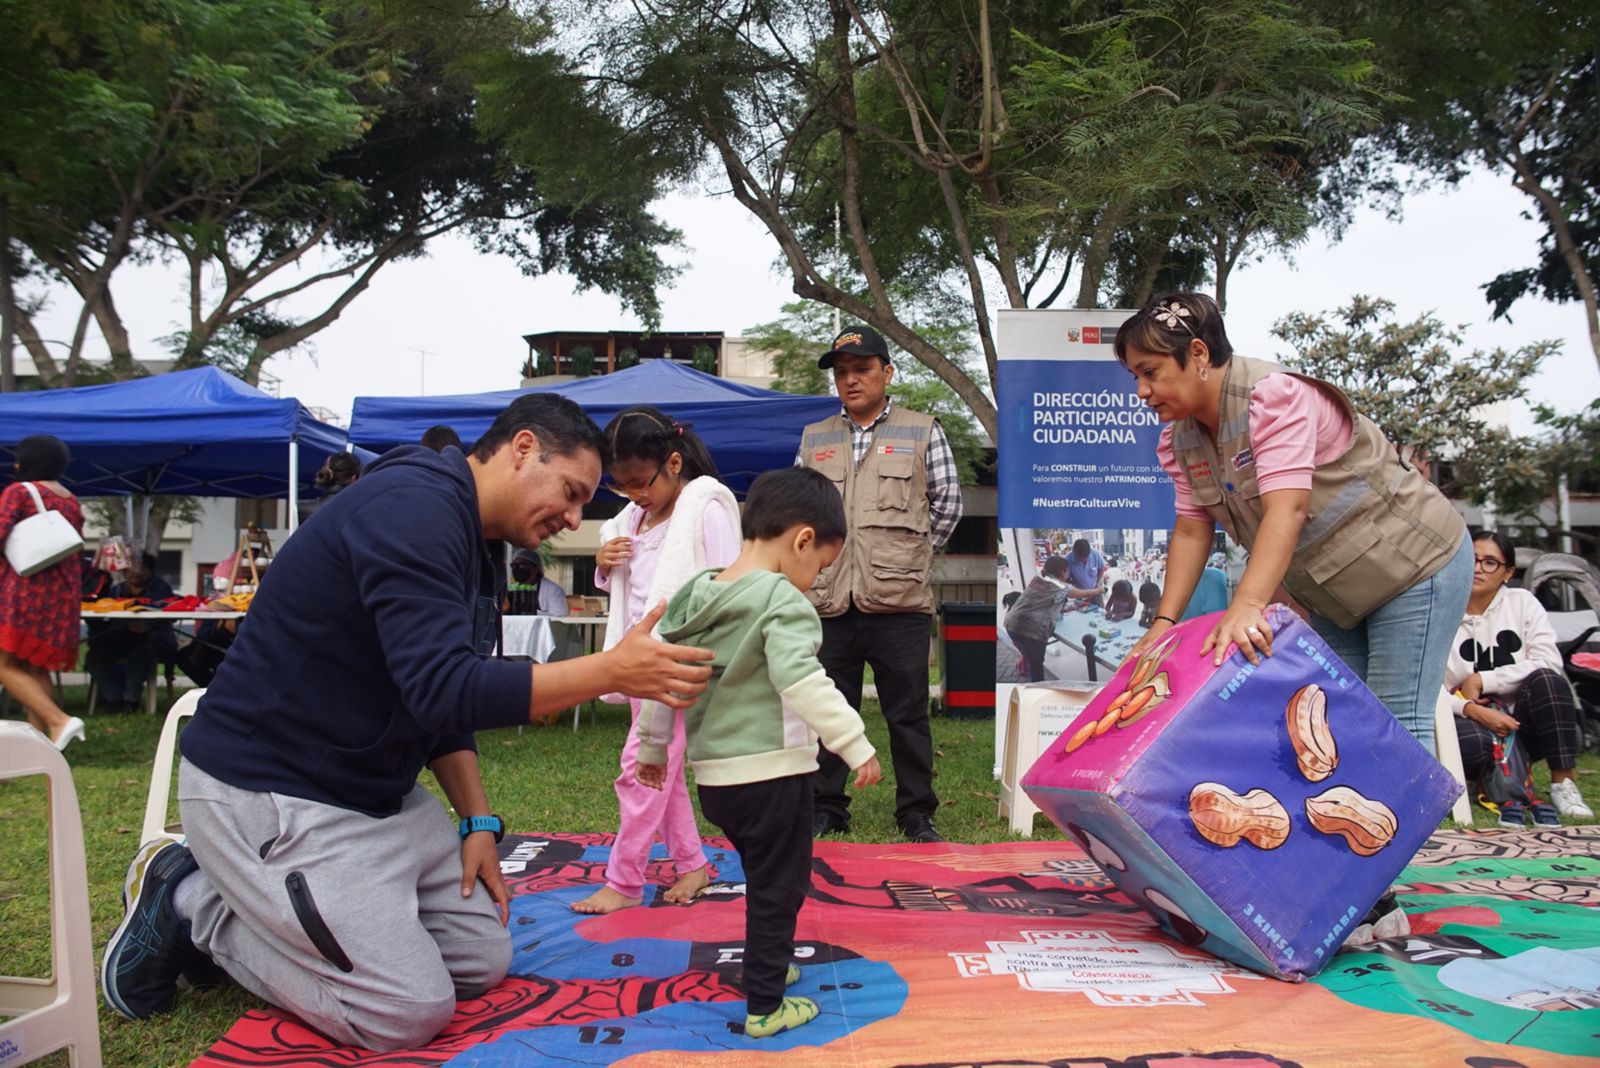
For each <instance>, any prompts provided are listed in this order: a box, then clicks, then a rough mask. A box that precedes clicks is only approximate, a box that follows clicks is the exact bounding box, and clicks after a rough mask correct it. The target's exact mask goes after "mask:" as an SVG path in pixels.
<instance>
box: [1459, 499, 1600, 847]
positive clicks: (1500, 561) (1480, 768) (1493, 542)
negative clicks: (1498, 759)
mask: <svg viewBox="0 0 1600 1068" xmlns="http://www.w3.org/2000/svg"><path fill="white" fill-rule="evenodd" d="M1472 552H1473V575H1472V594H1471V596H1470V597H1469V598H1468V599H1467V614H1466V616H1464V617H1463V618H1462V620H1461V626H1460V627H1459V628H1457V630H1456V637H1455V642H1454V643H1453V644H1452V646H1451V648H1450V659H1449V660H1447V661H1446V662H1445V670H1444V686H1445V691H1446V692H1447V693H1448V694H1449V695H1450V707H1451V710H1452V711H1453V712H1455V714H1456V719H1455V724H1456V737H1457V738H1458V739H1459V740H1460V742H1461V763H1462V766H1463V767H1464V768H1465V770H1466V774H1467V781H1468V782H1472V781H1474V780H1475V779H1476V778H1477V777H1478V776H1479V775H1481V774H1483V773H1484V772H1485V771H1487V770H1488V769H1489V765H1490V764H1491V763H1492V762H1493V760H1494V744H1495V740H1496V739H1503V738H1506V737H1507V736H1508V735H1511V734H1513V733H1515V735H1516V736H1517V737H1518V738H1520V739H1522V746H1523V748H1524V749H1525V750H1526V751H1527V753H1528V756H1529V757H1531V758H1534V759H1537V758H1539V757H1543V758H1544V760H1545V762H1546V763H1547V764H1548V765H1549V766H1550V800H1551V801H1552V802H1553V803H1554V807H1552V806H1550V805H1545V804H1542V803H1541V804H1537V805H1533V806H1529V807H1528V809H1525V808H1524V806H1522V805H1514V806H1513V805H1509V804H1503V805H1501V807H1500V822H1501V823H1503V824H1505V825H1506V826H1514V827H1521V826H1522V825H1523V819H1524V817H1525V816H1527V815H1531V816H1532V817H1533V820H1534V822H1535V823H1536V824H1544V825H1548V826H1554V825H1556V824H1559V823H1560V819H1559V817H1560V816H1567V817H1570V818H1572V819H1581V820H1592V819H1594V812H1593V810H1591V809H1590V808H1589V806H1588V805H1587V804H1585V803H1584V800H1583V795H1582V794H1581V793H1580V792H1579V791H1578V783H1577V781H1576V780H1575V779H1574V778H1573V774H1572V769H1573V765H1574V764H1575V763H1577V757H1578V751H1579V750H1580V749H1581V748H1582V746H1583V735H1582V732H1581V731H1580V730H1579V728H1578V706H1577V704H1576V703H1575V702H1574V701H1573V697H1572V688H1571V687H1570V686H1568V685H1567V678H1566V676H1565V675H1563V674H1562V673H1561V653H1560V651H1559V650H1558V649H1557V648H1556V632H1555V628H1553V627H1552V626H1551V625H1550V617H1549V616H1548V615H1546V614H1545V610H1544V607H1543V606H1542V605H1540V604H1539V602H1538V601H1537V600H1535V599H1534V596H1533V594H1531V593H1529V592H1528V591H1527V590H1523V589H1517V588H1515V587H1512V586H1508V585H1506V584H1507V583H1508V582H1510V581H1511V578H1512V576H1513V575H1515V574H1516V572H1517V568H1516V555H1515V554H1514V553H1513V552H1512V548H1511V542H1510V541H1509V540H1508V539H1507V538H1506V536H1505V535H1504V534H1499V533H1496V532H1494V531H1490V530H1481V531H1478V532H1476V533H1474V534H1473V535H1472Z"/></svg>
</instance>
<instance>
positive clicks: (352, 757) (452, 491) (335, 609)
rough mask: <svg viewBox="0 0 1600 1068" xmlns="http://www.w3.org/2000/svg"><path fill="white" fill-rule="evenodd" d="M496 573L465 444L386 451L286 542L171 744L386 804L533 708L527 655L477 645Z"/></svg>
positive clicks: (207, 759)
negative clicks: (443, 760)
mask: <svg viewBox="0 0 1600 1068" xmlns="http://www.w3.org/2000/svg"><path fill="white" fill-rule="evenodd" d="M497 576H498V570H497V566H496V562H495V561H494V559H493V558H492V557H491V554H490V552H489V547H488V545H487V543H486V542H485V541H484V536H483V526H482V523H481V522H480V520H479V518H478V498H477V490H476V486H475V484H474V483H473V480H472V473H471V470H470V469H469V468H468V466H467V461H466V458H465V457H464V456H463V455H462V454H461V453H460V452H459V451H458V450H456V449H453V448H452V449H446V450H445V452H444V453H442V454H441V453H436V452H434V451H433V450H432V449H428V448H425V447H423V446H420V445H412V446H405V447H402V448H398V449H395V450H393V451H391V452H389V453H386V454H385V455H384V456H383V457H382V458H381V459H379V460H377V461H376V462H374V463H373V464H372V466H371V467H369V468H368V469H367V471H366V473H365V474H363V475H362V477H361V478H360V479H358V480H357V481H356V482H354V483H353V484H351V485H350V486H349V488H347V489H345V490H344V491H343V492H341V493H340V494H338V495H337V496H336V497H334V498H333V499H332V500H331V501H329V502H328V503H327V505H326V506H325V507H322V508H319V509H318V510H317V511H316V512H315V513H314V514H313V515H312V516H311V518H310V519H309V520H307V522H306V523H305V524H304V525H303V526H301V527H300V529H299V530H298V531H296V532H295V534H294V536H293V537H291V538H290V539H289V540H288V541H287V542H285V543H284V546H283V549H282V551H281V552H279V553H278V555H277V557H276V558H275V559H274V560H273V563H272V566H271V567H270V568H268V570H267V572H266V574H264V575H263V576H262V581H261V588H260V590H258V591H257V593H256V596H255V599H254V600H253V601H252V602H251V604H250V613H249V615H248V616H246V617H245V618H244V619H243V620H241V621H240V623H241V625H240V627H239V635H238V638H237V639H236V640H235V641H234V643H233V647H232V648H231V649H229V650H228V655H227V658H226V659H225V660H223V662H222V666H221V668H220V669H219V670H218V671H217V677H216V678H215V680H213V682H212V684H211V687H210V688H209V689H208V690H207V691H206V693H205V696H204V697H202V698H201V699H200V708H199V713H198V715H196V716H195V718H194V720H193V722H192V723H191V724H190V725H189V726H188V727H186V728H185V729H184V731H183V733H182V734H181V735H180V736H179V739H180V747H181V748H182V750H183V755H184V756H185V757H187V758H188V759H189V760H190V761H192V762H193V763H194V764H195V765H196V766H198V767H199V768H200V769H201V770H203V771H205V772H207V773H208V774H210V775H212V776H214V777H215V778H218V779H221V780H222V781H223V782H225V783H228V784H230V785H232V786H236V787H239V788H240V789H244V790H253V791H257V792H271V793H280V794H288V795H290V796H292V797H303V798H307V799H309V800H312V801H319V802H322V803H324V804H329V805H337V806H339V807H341V808H349V809H356V810H358V811H361V812H365V813H368V814H369V815H373V816H386V815H392V814H393V813H395V812H398V811H399V809H400V803H401V800H402V799H403V798H404V797H405V795H406V794H407V793H408V792H409V791H410V790H411V788H412V786H413V785H414V784H415V783H416V781H417V775H418V774H419V773H420V772H421V771H422V768H423V767H424V766H425V765H426V764H428V763H430V762H432V761H433V760H435V759H437V758H438V757H441V756H445V755H447V754H449V753H453V752H456V751H458V750H461V749H471V748H473V738H472V732H473V731H477V730H486V729H489V728H493V727H509V726H511V725H513V724H519V723H526V722H527V720H528V705H529V701H530V699H531V697H532V690H533V678H532V673H531V672H530V671H529V670H528V665H527V664H525V663H522V664H515V663H508V662H503V661H498V660H489V659H485V654H487V653H489V652H490V651H492V649H493V645H494V639H495V635H496V631H497V622H498V618H499V617H498V605H497V602H496V598H497V596H498V590H499V581H498V577H497Z"/></svg>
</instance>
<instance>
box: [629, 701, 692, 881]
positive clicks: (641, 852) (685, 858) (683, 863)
mask: <svg viewBox="0 0 1600 1068" xmlns="http://www.w3.org/2000/svg"><path fill="white" fill-rule="evenodd" d="M628 705H629V707H630V708H631V709H632V710H633V722H634V725H633V727H632V728H630V729H629V731H628V742H627V744H626V745H624V746H623V747H622V774H621V775H618V776H617V781H616V783H615V784H614V785H615V786H616V788H617V804H618V806H619V807H620V809H621V810H622V819H621V825H620V826H619V827H618V828H617V840H616V841H615V842H613V843H612V845H611V861H610V863H608V864H607V865H606V885H607V886H609V887H611V889H613V890H615V891H616V892H617V893H619V894H621V895H622V896H623V897H642V896H643V895H644V869H645V864H646V863H647V862H648V861H649V859H650V846H651V845H652V843H654V842H655V837H656V832H657V831H659V832H660V833H661V837H662V838H663V839H665V841H666V843H667V853H668V855H669V856H671V858H672V867H673V870H674V871H676V872H677V873H678V874H679V875H680V876H682V875H687V874H688V873H690V872H692V871H695V870H696V869H698V868H702V867H704V866H705V863H706V855H705V850H704V849H702V848H701V846H700V829H699V828H698V827H696V826H695V822H694V806H693V805H691V804H690V803H689V787H688V786H687V785H686V784H685V783H684V781H683V752H684V748H685V746H686V745H687V743H686V741H685V739H684V734H683V713H682V712H679V713H677V714H675V715H674V716H673V719H672V741H671V743H670V744H668V746H667V781H666V784H665V785H664V786H663V787H662V788H661V789H659V790H652V789H650V787H648V786H641V785H639V783H638V782H636V781H635V780H634V778H633V768H634V763H635V762H636V760H637V759H638V756H639V734H638V724H639V702H638V701H637V700H634V699H630V700H629V702H628Z"/></svg>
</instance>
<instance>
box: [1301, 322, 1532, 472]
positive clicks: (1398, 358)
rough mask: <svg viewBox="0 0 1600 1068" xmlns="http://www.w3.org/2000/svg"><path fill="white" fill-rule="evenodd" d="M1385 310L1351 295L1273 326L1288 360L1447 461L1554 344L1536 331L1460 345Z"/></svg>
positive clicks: (1416, 450) (1471, 442) (1485, 428)
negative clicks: (1507, 345) (1498, 341)
mask: <svg viewBox="0 0 1600 1068" xmlns="http://www.w3.org/2000/svg"><path fill="white" fill-rule="evenodd" d="M1393 311H1394V305H1393V304H1392V303H1391V302H1389V301H1387V300H1381V299H1373V298H1370V297H1363V296H1357V297H1355V298H1353V299H1352V300H1351V302H1350V303H1349V304H1348V305H1346V306H1345V307H1343V308H1340V309H1338V310H1337V311H1335V312H1333V313H1332V317H1331V319H1330V318H1326V317H1324V315H1321V314H1308V313H1305V312H1296V313H1294V314H1292V315H1289V316H1286V317H1285V318H1283V319H1281V320H1279V321H1278V323H1277V324H1276V325H1275V326H1274V327H1273V333H1274V334H1275V335H1276V336H1277V337H1279V338H1281V339H1282V340H1284V341H1286V342H1288V343H1289V344H1290V345H1291V346H1292V347H1293V348H1294V350H1295V355H1294V356H1293V357H1291V358H1289V359H1288V360H1287V361H1286V363H1287V364H1288V365H1289V366H1290V367H1292V368H1294V369H1295V370H1297V371H1302V372H1304V373H1305V374H1308V375H1312V376H1314V377H1316V378H1321V379H1324V380H1326V381H1329V382H1332V383H1334V384H1335V385H1337V386H1339V387H1340V388H1342V389H1343V390H1344V391H1345V392H1346V393H1347V394H1349V396H1350V400H1351V401H1352V402H1353V403H1354V404H1355V407H1356V410H1357V411H1358V412H1360V413H1361V414H1363V415H1365V416H1367V417H1368V418H1369V419H1371V420H1372V421H1373V422H1375V423H1377V424H1378V426H1379V427H1381V428H1382V429H1383V432H1384V433H1385V434H1387V435H1388V437H1389V438H1390V440H1392V441H1394V442H1395V443H1396V444H1397V445H1398V446H1399V447H1400V448H1401V449H1402V450H1404V451H1405V454H1406V455H1408V456H1417V457H1422V458H1426V459H1430V460H1435V461H1454V460H1457V459H1459V458H1462V457H1465V456H1468V455H1470V454H1471V453H1472V452H1473V451H1474V450H1476V449H1478V448H1480V443H1481V442H1484V441H1486V440H1490V439H1491V438H1492V437H1493V436H1494V435H1493V429H1492V424H1491V423H1490V422H1489V416H1490V411H1489V409H1490V406H1491V405H1494V404H1497V403H1500V402H1506V401H1516V400H1520V399H1521V398H1523V397H1525V396H1526V395H1527V391H1528V380H1529V379H1530V378H1531V377H1532V376H1533V373H1534V372H1535V371H1536V370H1537V369H1538V367H1539V364H1540V363H1541V362H1542V361H1543V360H1544V358H1545V357H1546V356H1548V355H1549V354H1550V353H1551V352H1552V351H1554V350H1555V348H1556V345H1555V344H1554V343H1552V342H1544V341H1541V342H1535V343H1534V344H1531V345H1527V346H1525V347H1523V348H1520V349H1518V350H1516V351H1515V352H1507V351H1506V350H1504V349H1495V350H1494V351H1493V352H1488V353H1485V352H1482V351H1475V352H1473V353H1471V355H1467V354H1464V353H1462V352H1461V337H1460V335H1459V334H1458V333H1456V332H1455V331H1452V330H1449V329H1447V328H1446V327H1445V326H1444V324H1443V323H1441V322H1440V321H1439V320H1438V319H1435V318H1433V317H1432V316H1427V315H1425V316H1421V317H1419V318H1417V319H1416V320H1414V321H1412V322H1409V323H1397V322H1392V321H1388V320H1389V318H1390V315H1391V313H1392V312H1393Z"/></svg>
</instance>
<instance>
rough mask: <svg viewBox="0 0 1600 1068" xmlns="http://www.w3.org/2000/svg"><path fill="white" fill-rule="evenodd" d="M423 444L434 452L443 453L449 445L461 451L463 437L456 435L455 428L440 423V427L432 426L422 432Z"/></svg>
mask: <svg viewBox="0 0 1600 1068" xmlns="http://www.w3.org/2000/svg"><path fill="white" fill-rule="evenodd" d="M422 444H423V445H426V446H427V447H428V448H430V449H432V450H433V451H434V452H443V451H444V450H445V446H447V445H454V446H455V447H456V448H458V449H459V448H461V435H460V434H457V433H456V428H455V427H453V426H446V425H445V424H443V423H440V424H439V425H438V426H430V427H429V428H428V429H426V430H424V431H423V432H422Z"/></svg>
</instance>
